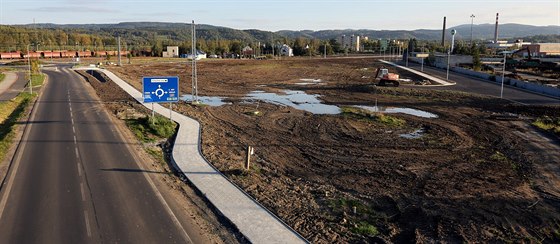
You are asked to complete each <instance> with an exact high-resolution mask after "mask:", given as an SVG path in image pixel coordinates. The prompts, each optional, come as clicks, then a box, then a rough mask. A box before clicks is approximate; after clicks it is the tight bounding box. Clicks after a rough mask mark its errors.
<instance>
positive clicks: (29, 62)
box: [27, 44, 33, 94]
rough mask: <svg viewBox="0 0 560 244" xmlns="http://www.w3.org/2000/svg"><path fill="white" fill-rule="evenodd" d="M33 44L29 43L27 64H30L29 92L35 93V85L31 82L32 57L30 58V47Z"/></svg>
mask: <svg viewBox="0 0 560 244" xmlns="http://www.w3.org/2000/svg"><path fill="white" fill-rule="evenodd" d="M30 46H31V44H27V64H29V94H33V86H32V84H31V59H30V58H29V48H30Z"/></svg>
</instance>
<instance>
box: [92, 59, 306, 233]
mask: <svg viewBox="0 0 560 244" xmlns="http://www.w3.org/2000/svg"><path fill="white" fill-rule="evenodd" d="M86 69H91V68H86ZM100 71H102V72H104V73H105V74H106V75H107V76H108V77H109V78H111V79H112V80H113V81H114V82H115V83H116V84H117V85H119V86H120V87H121V88H122V89H123V90H124V91H126V92H127V93H128V94H130V95H131V96H132V97H134V98H135V99H136V100H137V101H138V102H140V103H142V101H143V97H142V93H141V92H139V91H138V90H136V89H135V88H134V87H132V86H131V85H129V84H128V83H126V82H125V81H123V80H122V79H120V78H119V77H117V76H116V75H115V74H113V73H111V72H110V71H107V70H102V69H100ZM142 104H143V105H144V106H145V107H147V108H150V109H151V107H152V104H145V103H142ZM154 110H155V112H156V113H159V114H161V115H163V116H169V114H170V113H169V109H167V108H164V107H162V106H160V105H159V104H154ZM171 117H172V119H173V120H174V121H175V122H177V124H179V131H178V133H177V138H176V139H175V145H174V146H173V160H174V161H175V164H176V165H177V167H178V168H179V169H180V170H181V171H182V172H183V173H184V174H185V176H186V177H187V178H188V179H189V181H191V182H192V183H193V185H194V186H195V187H196V188H198V190H200V192H202V193H203V194H204V195H205V196H206V198H208V200H209V201H210V202H211V203H212V204H213V205H214V206H215V207H216V208H217V209H218V210H219V211H220V212H221V213H222V214H223V215H224V216H225V217H226V218H228V219H229V220H230V221H231V222H232V223H233V224H234V225H235V226H236V227H237V228H238V229H239V231H240V232H241V233H242V234H243V235H244V236H245V237H246V238H247V239H248V240H249V241H250V242H252V243H306V242H307V241H306V240H305V239H304V238H303V237H301V236H300V235H299V234H298V233H297V232H295V231H294V230H292V229H291V228H290V227H288V226H287V225H286V224H284V223H283V222H282V221H281V220H280V219H278V218H277V217H276V216H275V215H273V214H272V213H270V212H269V211H268V210H266V209H265V208H264V207H262V206H261V205H260V204H258V203H257V202H256V201H255V200H253V199H252V198H251V197H249V196H248V195H247V194H245V193H244V192H243V191H241V190H240V189H239V188H238V187H237V186H235V185H234V184H232V183H231V182H230V181H228V180H227V179H226V178H225V176H224V175H222V174H221V173H220V172H218V171H217V170H216V169H215V168H214V167H212V166H211V165H210V163H208V162H207V161H206V159H205V158H204V157H203V156H202V154H201V152H200V144H199V142H200V124H199V123H198V122H197V121H196V120H194V119H191V118H188V117H186V116H184V115H182V114H179V113H176V112H173V113H172V115H171Z"/></svg>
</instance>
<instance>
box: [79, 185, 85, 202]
mask: <svg viewBox="0 0 560 244" xmlns="http://www.w3.org/2000/svg"><path fill="white" fill-rule="evenodd" d="M80 191H81V192H82V201H83V202H85V201H86V193H85V191H84V183H80Z"/></svg>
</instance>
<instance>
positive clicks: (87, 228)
mask: <svg viewBox="0 0 560 244" xmlns="http://www.w3.org/2000/svg"><path fill="white" fill-rule="evenodd" d="M84 218H85V219H86V230H87V235H88V237H91V228H90V227H89V218H88V212H87V211H85V210H84Z"/></svg>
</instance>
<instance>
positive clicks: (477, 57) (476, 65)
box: [471, 43, 482, 71]
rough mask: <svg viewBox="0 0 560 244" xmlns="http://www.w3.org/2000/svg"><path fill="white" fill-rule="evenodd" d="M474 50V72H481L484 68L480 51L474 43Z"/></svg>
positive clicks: (472, 47)
mask: <svg viewBox="0 0 560 244" xmlns="http://www.w3.org/2000/svg"><path fill="white" fill-rule="evenodd" d="M471 50H472V58H473V70H474V71H480V69H481V68H482V62H481V61H480V49H478V48H476V45H475V44H474V43H473V44H472V46H471Z"/></svg>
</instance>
